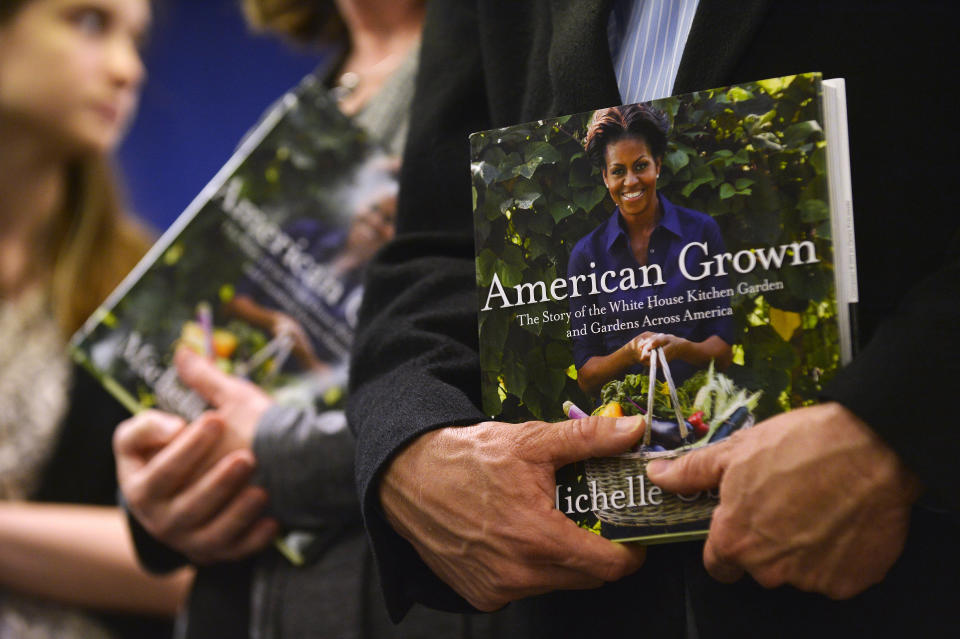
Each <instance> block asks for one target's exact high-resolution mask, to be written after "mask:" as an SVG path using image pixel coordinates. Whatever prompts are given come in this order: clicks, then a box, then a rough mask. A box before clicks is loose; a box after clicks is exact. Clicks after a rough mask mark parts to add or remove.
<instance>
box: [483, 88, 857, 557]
mask: <svg viewBox="0 0 960 639" xmlns="http://www.w3.org/2000/svg"><path fill="white" fill-rule="evenodd" d="M824 84H829V83H827V82H824V83H822V82H821V77H820V75H819V74H817V73H808V74H799V75H794V76H788V77H781V78H773V79H769V80H762V81H758V82H752V83H747V84H741V85H737V86H732V87H724V88H719V89H711V90H705V91H699V92H696V93H692V94H687V95H680V96H675V97H670V98H666V99H662V100H656V101H653V102H650V103H644V104H641V105H626V106H621V107H614V108H611V109H601V110H598V111H595V112H587V113H580V114H574V115H567V116H563V117H558V118H552V119H547V120H539V121H536V122H529V123H525V124H518V125H516V126H510V127H506V128H502V129H497V130H492V131H483V132H478V133H475V134H473V135H472V136H471V137H470V144H471V160H472V165H471V168H472V176H473V201H474V221H475V234H476V262H477V286H478V306H477V308H478V313H479V327H480V328H479V330H480V364H481V371H482V379H481V384H482V394H483V407H484V411H485V412H486V413H488V414H489V415H491V416H492V417H496V418H499V419H503V420H505V421H510V422H523V421H526V420H531V419H536V420H546V421H558V420H563V419H566V418H567V415H570V416H576V415H581V414H585V413H600V414H604V415H613V416H617V415H621V414H624V415H634V414H644V415H647V423H648V425H649V427H648V428H647V432H646V434H645V438H644V440H643V441H641V443H640V444H639V445H638V446H637V447H636V448H635V449H634V450H632V451H625V452H624V454H622V455H619V456H616V457H611V458H604V459H594V460H586V461H585V462H582V463H577V464H574V465H571V466H567V467H565V468H563V469H561V470H560V471H559V472H558V474H557V489H556V506H557V508H558V509H559V510H561V511H562V512H564V513H566V514H567V515H568V516H570V517H571V518H573V519H574V520H575V521H576V522H577V523H578V524H579V525H580V526H582V527H585V528H589V529H591V530H594V531H595V532H598V533H600V534H603V535H604V536H606V537H609V538H611V539H616V540H624V541H625V540H644V541H646V542H648V543H654V542H660V541H670V540H682V539H688V538H694V537H698V536H703V535H705V533H706V530H707V528H708V525H709V519H710V513H711V511H712V509H713V507H714V506H715V504H716V496H715V495H712V494H709V493H703V494H700V495H670V494H664V493H663V492H662V491H661V490H660V488H659V487H656V486H654V485H652V484H651V483H650V482H648V481H647V480H646V477H645V474H644V470H643V469H644V466H645V464H646V462H647V461H648V460H650V459H653V458H656V457H662V456H668V457H669V456H675V455H678V454H683V452H685V451H687V450H690V449H692V448H696V447H699V446H705V445H710V444H712V443H715V442H717V441H721V440H723V439H724V438H726V437H728V436H730V435H731V434H732V433H733V432H736V431H737V430H738V429H741V428H749V427H750V426H751V425H752V424H754V423H756V422H759V421H761V420H763V419H765V418H767V417H770V416H772V415H774V414H776V413H779V412H782V411H786V410H790V409H791V408H795V407H799V406H804V405H808V404H811V403H813V402H815V401H816V398H817V395H818V393H819V391H820V390H821V389H822V387H823V385H824V384H825V383H826V382H827V381H828V380H829V379H830V378H831V377H832V376H833V375H834V374H835V372H836V371H837V369H838V367H839V366H840V365H841V363H842V361H845V360H846V359H849V356H850V352H851V350H852V344H851V340H852V338H851V331H850V326H849V325H850V319H849V316H850V312H849V311H850V306H849V305H850V304H851V303H854V302H855V301H856V276H855V257H854V256H853V245H852V217H851V215H852V208H851V207H852V204H851V203H850V197H849V193H848V192H844V191H843V190H842V189H839V190H838V187H842V186H844V184H845V183H846V182H845V180H847V182H848V177H847V176H846V174H845V170H846V167H845V162H846V159H845V155H844V154H843V151H844V150H845V144H846V140H845V122H843V121H841V122H839V123H837V122H836V118H831V125H830V127H829V129H830V131H829V133H831V136H830V137H831V143H830V144H829V145H828V143H827V138H828V135H826V133H828V131H826V129H827V127H826V125H825V122H824V116H825V113H827V112H829V113H827V114H828V115H830V114H832V113H833V112H834V109H833V108H830V109H825V107H824V101H823V89H824V86H823V85H824ZM840 103H841V106H842V99H841V100H840ZM834 140H835V141H834ZM828 147H829V148H828ZM839 235H842V236H843V237H842V238H840V237H838V236H839ZM841 240H842V242H841ZM841 247H842V248H841ZM651 378H653V380H651ZM651 381H653V383H652V384H651ZM651 416H652V417H651Z"/></svg>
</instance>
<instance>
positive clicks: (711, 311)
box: [568, 104, 733, 394]
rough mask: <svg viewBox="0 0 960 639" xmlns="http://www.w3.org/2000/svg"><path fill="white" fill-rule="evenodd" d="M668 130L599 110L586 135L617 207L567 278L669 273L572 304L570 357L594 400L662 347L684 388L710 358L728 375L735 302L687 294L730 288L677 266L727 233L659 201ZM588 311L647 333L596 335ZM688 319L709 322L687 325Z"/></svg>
mask: <svg viewBox="0 0 960 639" xmlns="http://www.w3.org/2000/svg"><path fill="white" fill-rule="evenodd" d="M667 126H668V125H667V120H666V117H665V116H664V114H663V113H662V112H660V111H657V110H656V109H653V108H651V107H649V106H648V105H644V104H639V105H627V106H622V107H613V108H610V109H602V110H600V111H597V112H596V113H595V114H594V116H593V119H592V121H591V123H590V126H589V128H588V130H587V136H586V140H585V144H584V146H585V147H586V152H587V155H588V156H589V157H590V158H591V160H592V161H593V162H594V163H596V164H597V165H598V166H599V167H600V170H601V173H602V175H603V182H604V184H605V185H606V187H607V190H608V191H609V192H610V198H611V199H612V200H613V203H614V204H615V205H616V208H615V209H614V211H613V214H612V215H611V216H610V218H609V219H608V220H607V221H606V222H604V223H602V224H600V226H598V227H597V228H595V229H594V230H593V231H591V232H590V233H589V234H587V235H586V236H584V237H583V238H581V239H580V240H579V241H578V242H577V244H576V245H575V246H574V248H573V250H572V251H571V253H570V261H569V264H568V274H569V275H570V276H571V277H572V276H575V275H587V274H589V273H602V272H604V271H608V270H614V271H617V272H619V271H620V270H622V269H624V268H628V269H636V268H638V267H644V266H650V265H654V264H656V265H658V266H659V268H660V270H661V272H662V273H663V278H662V280H661V281H662V283H660V284H657V285H654V286H650V287H645V288H641V289H636V290H619V289H616V290H614V292H612V293H606V292H601V293H600V294H598V295H586V296H582V297H579V298H576V299H571V305H570V311H571V324H570V328H571V334H572V335H573V338H572V340H573V359H574V363H575V365H576V367H577V372H578V375H577V377H578V383H579V385H580V387H581V388H582V389H583V390H584V391H585V392H587V393H589V394H596V393H597V392H599V390H600V387H601V386H603V384H604V383H606V382H607V381H609V380H611V379H618V378H621V377H623V376H624V375H626V374H627V373H633V372H639V371H642V370H643V369H644V368H645V367H646V366H647V364H648V363H649V358H650V353H651V352H652V351H653V349H654V348H657V347H661V346H662V347H663V349H664V354H665V355H666V357H667V359H668V360H670V367H671V370H672V372H673V378H674V381H675V382H676V383H678V384H679V383H681V382H682V381H683V380H684V379H686V378H687V377H689V376H690V375H692V374H693V372H694V371H696V370H697V369H698V368H702V367H704V366H706V365H707V364H709V362H710V361H711V360H715V362H716V365H717V367H718V368H720V369H724V368H726V367H727V366H729V364H730V361H731V358H732V351H731V347H730V345H731V344H732V343H733V321H732V318H731V317H730V316H729V314H728V313H729V310H728V309H729V299H724V300H702V301H690V300H691V299H693V300H696V298H697V297H699V296H697V295H693V296H688V295H687V292H688V291H694V292H696V291H699V290H701V289H705V290H710V287H711V286H714V287H716V288H717V289H724V288H727V286H728V283H727V281H726V278H725V277H711V278H707V279H703V280H699V281H696V282H694V281H690V280H688V279H687V278H685V277H684V276H683V273H682V272H681V269H680V263H679V259H680V254H681V250H682V249H683V247H684V246H685V245H687V244H689V243H690V242H706V243H707V245H708V246H709V249H710V252H711V253H719V252H722V251H723V250H724V243H723V237H722V236H721V234H720V229H719V227H718V226H717V223H716V222H715V221H714V220H713V218H711V217H710V216H708V215H705V214H704V213H701V212H699V211H694V210H691V209H687V208H683V207H680V206H675V205H674V204H672V203H671V202H670V201H669V200H667V198H666V197H664V196H663V195H661V194H658V193H657V178H658V177H659V176H660V167H661V165H662V162H663V157H664V153H665V151H666V146H667V135H666V132H667ZM688 253H690V252H688ZM688 259H689V261H691V264H688V265H687V267H688V271H689V272H693V271H692V270H691V269H694V268H695V267H696V264H693V263H692V262H694V261H695V260H694V259H693V258H692V257H691V258H688ZM723 307H727V308H726V309H724V308H723ZM584 308H586V309H591V310H592V309H602V310H603V313H604V314H603V316H602V319H603V321H604V323H606V324H614V325H615V326H617V325H622V326H626V327H640V328H639V329H636V328H632V329H631V328H628V329H626V330H619V331H617V330H614V331H603V332H596V331H592V330H590V326H591V323H592V322H595V320H596V319H597V317H596V316H594V317H591V316H590V315H589V314H587V313H582V312H580V311H583V310H584ZM615 308H616V309H624V308H628V309H632V310H628V311H625V312H623V311H615V310H614V309H615ZM688 311H689V312H688ZM594 312H596V313H599V312H600V311H598V310H595V311H594ZM578 314H579V315H581V317H579V318H577V315H578ZM691 315H694V316H698V317H703V316H706V317H707V319H700V320H694V321H690V320H685V319H684V318H685V317H690V316H691ZM617 319H619V320H620V322H619V323H616V320H617Z"/></svg>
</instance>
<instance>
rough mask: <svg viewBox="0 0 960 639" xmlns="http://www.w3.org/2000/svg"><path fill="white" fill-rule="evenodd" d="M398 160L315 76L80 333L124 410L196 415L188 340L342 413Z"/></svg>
mask: <svg viewBox="0 0 960 639" xmlns="http://www.w3.org/2000/svg"><path fill="white" fill-rule="evenodd" d="M396 166H397V165H396V160H395V159H393V158H390V157H388V156H387V155H386V153H385V152H384V151H382V150H381V149H380V148H378V147H377V145H375V144H374V143H373V142H372V141H371V140H370V139H369V137H368V135H367V134H366V133H365V132H364V131H362V130H361V129H359V128H358V127H356V126H354V125H353V124H352V123H351V122H350V120H349V119H348V118H347V117H346V116H344V115H343V114H341V113H340V111H339V109H338V108H337V106H336V104H335V103H334V102H333V100H332V99H331V98H330V96H329V95H328V91H327V90H326V89H325V88H324V87H323V86H322V84H321V83H320V82H319V81H318V80H317V79H316V78H315V77H314V76H313V75H310V76H307V77H306V78H305V79H304V80H303V81H302V82H301V83H300V84H299V85H298V86H297V87H295V88H294V89H292V90H291V91H289V92H288V93H287V94H285V95H284V96H283V97H282V98H281V99H280V100H278V101H277V102H276V103H275V104H274V105H273V106H272V107H271V108H270V109H269V110H268V111H267V113H266V114H265V115H264V117H263V118H262V119H261V121H260V122H259V123H258V124H257V125H256V126H255V127H254V129H252V130H251V132H250V133H249V134H248V135H247V136H246V138H245V139H244V140H243V141H242V142H241V144H240V146H239V148H238V150H237V151H236V153H235V154H234V155H233V157H231V158H230V160H229V161H228V162H227V163H226V164H225V166H224V167H223V168H222V169H221V170H220V171H219V172H218V173H217V175H216V176H215V177H214V178H213V180H212V181H211V182H210V183H209V184H207V186H206V187H205V188H204V189H203V191H202V192H201V193H200V194H199V195H198V196H197V197H196V198H195V199H194V201H193V202H192V203H191V204H190V205H189V207H188V208H187V209H186V210H185V211H184V213H183V214H182V215H181V216H180V217H179V218H178V219H177V220H176V221H175V222H174V224H173V225H172V226H171V228H170V229H169V230H168V231H167V232H166V233H165V234H164V235H163V236H162V237H161V238H160V239H159V241H158V242H157V243H156V244H155V245H154V246H153V248H152V249H151V250H150V252H149V253H148V254H147V255H146V257H145V258H144V259H143V260H142V261H141V262H140V263H139V264H138V265H137V267H136V268H135V269H134V271H133V272H132V273H131V274H130V275H129V276H128V277H127V278H126V279H125V280H124V281H123V282H122V283H121V285H120V286H119V287H118V289H117V290H116V291H114V293H113V294H112V295H111V296H110V297H109V298H108V299H107V300H106V302H105V303H104V304H103V305H102V306H101V307H100V308H99V309H98V311H97V312H96V313H95V314H94V315H93V316H92V317H91V318H90V319H89V320H88V321H87V323H86V324H85V325H84V326H83V328H82V329H81V330H80V331H79V332H78V333H77V334H76V335H75V336H74V337H73V339H72V341H71V350H72V352H73V355H74V357H75V358H76V359H77V361H79V362H80V363H81V364H83V365H84V366H85V367H86V368H88V369H89V370H90V371H91V372H92V373H93V374H94V375H95V376H96V377H97V378H98V379H99V380H100V381H101V383H103V384H104V385H105V386H106V387H107V388H108V389H109V390H110V391H111V392H112V393H113V394H114V395H115V396H116V397H117V398H118V399H119V400H120V401H121V402H122V403H123V404H124V405H125V406H126V407H127V408H129V409H130V410H131V411H132V412H137V411H139V410H142V409H145V408H153V407H156V408H160V409H162V410H166V411H169V412H173V413H177V414H180V415H182V416H184V417H186V418H194V417H196V416H197V415H198V414H199V413H200V412H202V411H203V410H204V409H205V408H206V405H205V403H204V401H203V400H202V399H201V398H200V397H199V396H198V395H196V394H195V393H193V392H192V391H190V390H189V389H187V388H185V387H184V386H183V385H182V384H181V383H180V382H179V380H178V378H177V374H176V370H175V368H173V364H172V358H173V354H174V351H175V350H176V348H177V347H178V346H179V345H180V344H186V345H188V346H190V347H192V348H194V349H195V350H198V351H200V352H202V353H205V354H207V355H208V356H210V357H211V358H214V359H215V360H216V362H217V364H218V366H219V367H220V368H221V369H222V370H225V371H227V372H229V373H233V374H236V375H241V376H244V377H246V378H248V379H251V380H252V381H254V382H256V383H257V384H259V385H260V386H261V387H262V388H264V389H265V390H267V391H268V392H269V393H271V395H272V396H273V397H274V398H275V399H276V400H277V401H278V402H280V403H284V404H289V405H298V406H302V407H311V408H314V409H316V410H318V411H322V410H334V409H338V408H340V407H342V404H343V401H344V392H345V389H346V375H347V363H348V362H347V359H348V355H349V350H350V344H351V341H352V336H353V330H354V326H355V321H356V313H357V311H358V309H359V304H360V298H361V295H362V271H363V268H364V266H365V264H366V263H367V261H368V260H369V258H370V257H371V256H372V254H373V253H374V252H375V251H376V250H377V249H378V248H379V247H380V246H382V245H383V244H384V243H385V242H386V241H387V240H389V239H390V238H391V237H392V236H393V221H394V215H395V211H396V193H397V185H396Z"/></svg>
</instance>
